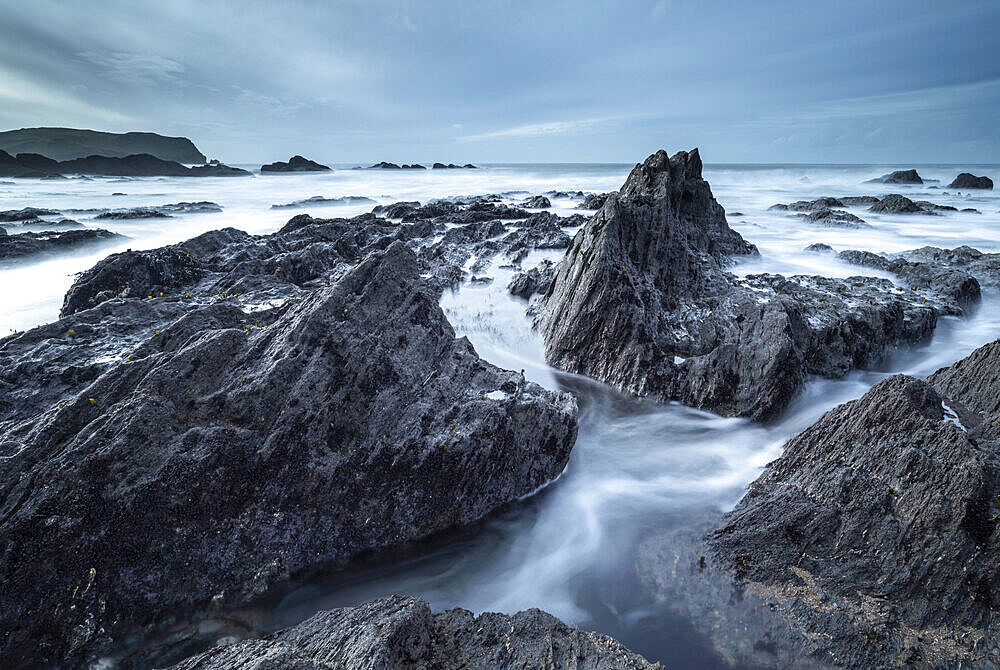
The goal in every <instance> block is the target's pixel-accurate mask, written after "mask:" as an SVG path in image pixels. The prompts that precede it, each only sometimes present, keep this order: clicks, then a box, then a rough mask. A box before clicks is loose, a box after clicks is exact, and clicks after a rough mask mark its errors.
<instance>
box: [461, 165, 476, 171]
mask: <svg viewBox="0 0 1000 670" xmlns="http://www.w3.org/2000/svg"><path fill="white" fill-rule="evenodd" d="M462 167H463V168H465V169H466V170H476V169H478V168H477V167H476V166H475V165H473V164H472V163H466V164H465V165H463V166H462Z"/></svg>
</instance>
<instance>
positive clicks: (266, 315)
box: [0, 215, 576, 667]
mask: <svg viewBox="0 0 1000 670" xmlns="http://www.w3.org/2000/svg"><path fill="white" fill-rule="evenodd" d="M369 216H370V215H369ZM367 220H369V221H370V220H371V219H370V218H369V219H367ZM364 221H365V220H364V219H363V220H361V221H359V222H357V223H355V224H351V225H347V224H341V223H339V222H337V221H332V222H317V221H315V220H313V219H310V218H309V217H296V218H295V219H293V220H292V221H290V222H289V225H288V226H286V227H285V229H283V232H279V233H277V234H275V235H273V236H267V237H253V236H249V235H246V234H245V233H240V232H239V231H235V230H231V229H230V230H223V231H215V232H213V233H207V234H205V235H202V236H200V237H198V238H194V239H192V240H189V241H188V242H185V243H183V244H181V245H176V246H175V247H167V248H164V249H160V250H154V251H153V252H131V253H128V254H118V255H116V256H112V257H111V258H110V259H108V260H107V261H103V262H102V263H101V264H99V265H98V266H97V267H95V268H94V269H92V270H91V271H89V272H88V273H84V275H82V276H81V277H80V278H79V280H78V281H77V283H76V284H75V286H74V289H76V290H75V291H71V292H70V294H68V295H67V308H66V309H64V313H66V314H67V315H69V316H67V318H63V319H61V320H60V321H57V322H55V323H53V324H49V325H48V326H43V327H40V328H37V329H34V330H31V331H27V332H25V333H21V334H18V335H14V336H11V337H8V338H6V339H3V340H0V385H2V391H3V393H2V394H0V397H2V399H0V454H2V455H3V458H2V459H0V510H2V516H0V542H2V544H3V546H4V548H5V553H4V558H3V563H2V566H0V568H2V576H3V581H4V588H3V589H2V590H0V628H2V630H4V631H5V635H4V637H3V638H2V640H0V656H2V657H3V658H4V659H5V664H8V665H11V666H15V667H16V666H18V665H26V664H28V663H29V661H30V663H31V664H41V665H51V664H56V663H65V664H67V665H85V664H86V663H87V662H88V661H90V660H93V659H95V658H96V657H97V656H101V655H104V654H106V653H107V652H108V651H109V650H110V649H114V648H115V647H116V646H117V645H120V644H121V643H122V641H123V640H124V639H125V638H126V637H128V636H129V635H131V634H134V633H136V632H137V631H140V630H143V628H144V627H147V626H153V627H155V625H156V624H158V623H161V622H163V621H164V620H165V618H166V617H168V616H169V617H183V616H185V614H186V613H188V612H190V611H192V610H197V609H200V608H202V607H206V606H208V604H209V602H210V601H211V602H213V604H214V605H213V606H215V607H223V608H229V607H240V606H244V605H246V604H247V603H249V602H251V601H253V600H254V599H255V598H257V597H259V596H260V595H262V594H263V593H265V592H267V591H268V589H270V588H271V587H273V586H275V585H278V584H282V583H285V582H287V581H288V580H289V579H291V578H293V577H297V576H302V575H307V574H309V573H311V572H313V571H316V570H318V569H321V568H326V567H329V566H336V565H340V564H342V563H344V562H345V561H348V560H350V559H352V558H354V557H357V556H359V555H360V554H361V553H363V552H373V551H379V550H382V549H385V548H388V547H395V546H398V545H400V544H402V543H405V542H408V541H412V540H416V539H418V538H422V537H425V536H427V535H429V534H432V533H435V532H438V531H443V530H445V529H448V528H451V527H453V526H457V525H462V524H467V523H470V522H473V521H475V520H477V519H480V518H482V517H483V516H484V515H486V514H488V513H490V512H491V511H492V510H494V509H496V508H497V507H498V506H500V505H504V504H506V503H509V502H511V501H514V500H516V499H517V498H518V497H520V496H523V495H525V494H527V493H530V492H531V491H533V490H535V489H536V488H537V487H538V486H540V485H541V484H543V483H545V482H547V481H549V480H550V479H552V478H553V477H555V476H556V475H558V474H559V473H560V472H561V471H562V469H563V468H564V466H565V464H566V461H567V459H568V457H569V452H570V448H571V446H572V443H573V440H574V438H575V434H576V405H575V401H574V400H573V398H572V397H571V396H568V395H566V394H562V393H554V392H550V391H546V390H544V389H542V388H540V387H538V386H537V385H535V384H532V383H528V382H525V381H524V379H523V378H522V377H521V376H520V375H518V374H516V373H511V372H506V371H503V370H500V369H498V368H496V367H494V366H492V365H490V364H488V363H486V362H484V361H482V360H480V359H479V357H478V356H477V355H476V352H475V351H474V350H473V348H472V346H471V344H470V343H469V342H468V340H466V339H464V338H456V337H455V333H454V331H453V330H452V329H451V326H450V325H449V324H448V322H447V320H446V319H445V317H444V314H443V312H442V311H441V308H440V307H439V305H438V299H437V295H436V293H434V292H433V291H431V290H430V287H429V286H428V285H427V284H425V283H424V281H423V280H422V279H421V278H420V268H419V266H418V261H417V258H416V257H415V256H414V254H413V253H412V251H410V250H409V249H408V248H407V247H406V246H405V243H404V242H400V241H395V242H393V241H392V237H391V236H388V239H387V236H384V235H383V236H382V237H379V238H374V237H372V238H371V239H369V240H366V241H364V242H362V240H361V237H362V236H363V235H365V236H368V235H373V234H374V233H375V232H376V230H380V229H382V228H383V227H382V226H380V225H379V224H378V223H377V222H372V223H370V224H365V223H364ZM395 228H396V229H397V230H398V229H399V228H402V227H401V226H396V227H395ZM323 240H326V241H323ZM369 242H370V243H369ZM359 243H363V244H364V247H366V248H368V249H371V251H370V252H369V253H368V255H367V256H365V257H363V259H362V260H361V261H360V263H357V264H356V265H355V260H353V259H356V258H357V254H358V253H360V246H359ZM382 244H385V245H386V246H385V247H384V250H382V248H380V247H381V245H382ZM140 259H145V260H140ZM182 266H186V271H185V270H183V269H179V268H181V267H182ZM156 273H159V279H163V278H164V277H165V276H168V275H169V277H167V279H172V280H173V281H175V282H177V283H183V284H184V285H183V286H182V287H181V288H185V289H187V291H185V292H184V293H183V294H181V295H169V296H164V297H162V298H161V297H159V296H158V295H157V294H149V295H151V298H149V299H143V298H146V296H143V295H142V293H141V292H140V293H139V296H137V298H133V299H114V300H108V301H101V300H100V296H101V295H102V294H106V293H110V294H115V293H116V289H117V288H118V287H119V286H121V285H123V284H124V285H126V286H130V285H134V284H136V283H140V282H141V281H143V280H145V282H146V283H145V284H144V285H146V286H148V285H149V282H150V281H154V279H155V278H154V277H153V275H154V274H156ZM185 274H187V278H188V280H187V281H185V282H182V281H181V276H182V275H185ZM316 276H319V277H321V278H322V281H320V282H312V280H311V279H310V277H316ZM295 282H299V283H295ZM311 282H312V283H311ZM102 287H105V290H99V289H101V288H102ZM224 287H225V288H224ZM282 287H284V291H285V296H286V297H290V298H299V299H290V300H286V301H284V302H282V303H281V304H275V305H274V306H270V307H269V308H268V306H265V308H264V309H263V310H258V311H253V312H247V311H244V309H240V308H239V307H238V306H237V305H238V304H240V303H239V302H236V300H234V296H235V295H236V294H237V293H240V294H243V297H242V298H240V299H252V300H259V299H260V296H262V295H273V293H272V292H269V291H273V290H274V289H281V288H282ZM208 291H213V292H212V293H208ZM120 293H121V292H118V294H120ZM84 294H89V295H91V296H92V297H94V298H96V299H95V300H90V301H88V300H85V299H84ZM132 295H135V294H134V292H133V293H132ZM79 302H91V303H93V302H96V303H97V306H96V307H95V308H93V309H87V310H84V311H80V312H78V311H76V309H74V307H75V306H76V304H77V303H79ZM109 354H110V355H109ZM96 445H100V446H99V448H98V447H97V446H96ZM147 630H148V629H147Z"/></svg>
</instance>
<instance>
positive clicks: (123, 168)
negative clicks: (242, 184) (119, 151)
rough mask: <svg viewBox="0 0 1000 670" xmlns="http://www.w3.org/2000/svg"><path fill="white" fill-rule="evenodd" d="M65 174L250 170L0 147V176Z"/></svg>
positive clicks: (227, 173)
mask: <svg viewBox="0 0 1000 670" xmlns="http://www.w3.org/2000/svg"><path fill="white" fill-rule="evenodd" d="M66 174H85V175H100V176H105V177H242V176H246V175H249V174H250V173H249V172H247V171H246V170H242V169H240V168H234V167H229V166H228V165H223V164H222V163H219V162H217V161H213V162H212V163H206V164H205V165H196V166H194V167H188V166H186V165H181V164H180V163H178V162H177V161H172V160H163V159H162V158H157V157H156V156H153V155H152V154H133V155H130V156H125V157H124V158H122V157H117V156H96V155H95V156H87V157H86V158H74V159H71V160H64V161H57V160H55V159H53V158H49V157H48V156H43V155H41V154H35V153H19V154H17V155H16V156H11V155H10V154H9V153H7V152H6V151H3V150H0V176H3V177H22V178H40V179H44V178H52V177H60V176H62V175H66Z"/></svg>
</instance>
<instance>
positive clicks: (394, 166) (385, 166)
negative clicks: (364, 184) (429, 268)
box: [368, 161, 401, 170]
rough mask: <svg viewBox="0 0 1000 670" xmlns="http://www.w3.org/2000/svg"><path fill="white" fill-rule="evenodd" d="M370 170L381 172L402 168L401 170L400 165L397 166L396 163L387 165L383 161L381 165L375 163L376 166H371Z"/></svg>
mask: <svg viewBox="0 0 1000 670" xmlns="http://www.w3.org/2000/svg"><path fill="white" fill-rule="evenodd" d="M368 169H369V170H374V169H381V170H399V169H401V168H400V167H399V166H398V165H396V164H395V163H387V162H385V161H382V162H381V163H375V165H372V166H371V167H370V168H368Z"/></svg>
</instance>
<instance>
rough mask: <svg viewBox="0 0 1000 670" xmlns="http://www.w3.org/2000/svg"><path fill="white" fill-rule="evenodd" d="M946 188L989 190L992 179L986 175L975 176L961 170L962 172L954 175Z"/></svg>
mask: <svg viewBox="0 0 1000 670" xmlns="http://www.w3.org/2000/svg"><path fill="white" fill-rule="evenodd" d="M948 188H965V189H987V190H991V189H992V188H993V180H992V179H990V178H989V177H986V176H983V177H977V176H976V175H974V174H969V173H968V172H963V173H962V174H960V175H958V176H957V177H955V179H954V181H952V182H951V183H950V184H948Z"/></svg>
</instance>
